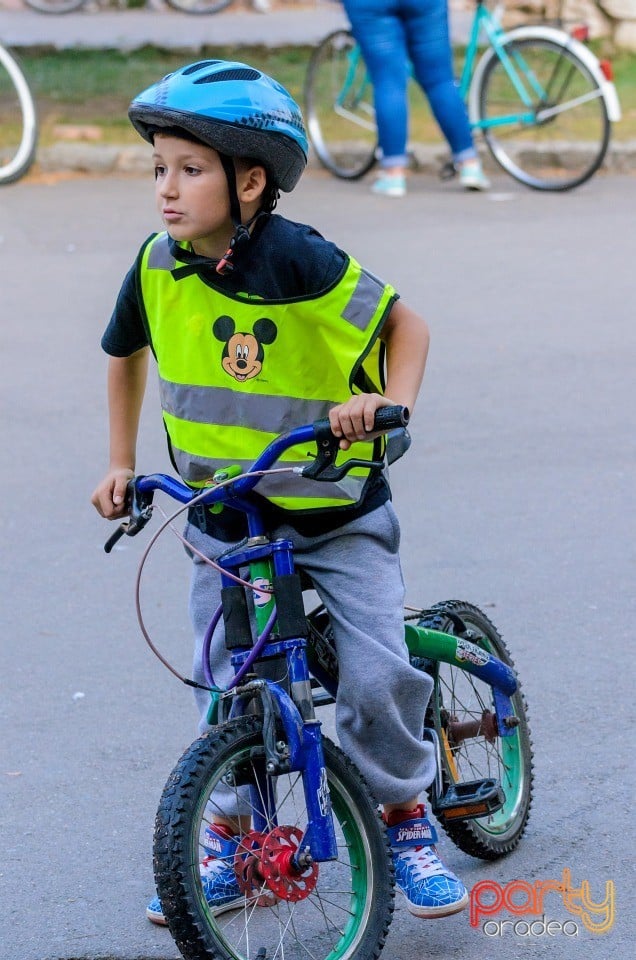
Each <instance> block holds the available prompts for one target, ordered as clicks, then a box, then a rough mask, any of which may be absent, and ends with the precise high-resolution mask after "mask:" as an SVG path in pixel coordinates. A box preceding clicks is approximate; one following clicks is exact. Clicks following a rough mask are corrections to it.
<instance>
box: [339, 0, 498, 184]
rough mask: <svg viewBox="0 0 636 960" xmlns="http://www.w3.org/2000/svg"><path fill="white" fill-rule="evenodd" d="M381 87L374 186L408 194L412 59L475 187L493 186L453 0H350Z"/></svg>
mask: <svg viewBox="0 0 636 960" xmlns="http://www.w3.org/2000/svg"><path fill="white" fill-rule="evenodd" d="M343 3H344V8H345V10H346V12H347V16H348V17H349V21H350V23H351V30H352V32H353V35H354V37H355V39H356V41H357V42H358V44H359V45H360V49H361V51H362V55H363V57H364V60H365V63H366V65H367V68H368V70H369V74H370V76H371V81H372V83H373V90H374V100H375V112H376V122H377V126H378V138H379V142H380V149H381V151H382V157H381V167H382V170H381V173H380V176H379V177H378V178H377V179H376V181H375V182H374V184H373V186H372V187H371V190H372V191H373V193H376V194H380V195H383V196H387V197H403V196H404V195H405V193H406V168H407V164H408V157H407V153H406V144H407V133H408V101H407V88H408V80H409V62H410V63H411V64H412V66H413V75H414V77H415V79H416V80H417V82H418V84H419V85H420V87H421V88H422V90H423V92H424V94H425V96H426V98H427V100H428V102H429V105H430V108H431V111H432V113H433V116H434V117H435V120H436V121H437V123H438V125H439V127H440V129H441V131H442V133H443V134H444V137H445V138H446V140H447V141H448V144H449V146H450V149H451V152H452V155H453V162H454V164H455V166H456V167H457V169H458V171H459V181H460V183H461V185H462V186H463V187H464V188H465V189H467V190H487V189H488V187H489V186H490V183H489V181H488V179H487V178H486V177H485V175H484V172H483V170H482V167H481V162H480V160H479V156H478V154H477V150H476V148H475V143H474V140H473V136H472V132H471V129H470V124H469V122H468V115H467V113H466V107H465V105H464V102H463V100H462V98H461V95H460V93H459V89H458V86H457V83H456V80H455V75H454V71H453V52H452V48H451V43H450V34H449V28H448V7H447V0H343Z"/></svg>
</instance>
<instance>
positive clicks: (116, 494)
mask: <svg viewBox="0 0 636 960" xmlns="http://www.w3.org/2000/svg"><path fill="white" fill-rule="evenodd" d="M134 476H135V473H134V471H133V470H130V469H128V468H126V467H118V468H117V469H115V470H109V472H108V473H107V474H106V476H105V477H104V479H103V480H102V481H101V483H99V484H98V485H97V487H96V488H95V491H94V493H93V495H92V497H91V503H92V504H93V506H94V507H95V509H96V510H97V512H98V513H99V515H100V516H101V517H104V519H105V520H118V519H119V518H120V517H125V516H127V514H128V504H127V503H126V485H127V483H128V481H129V480H132V478H133V477H134Z"/></svg>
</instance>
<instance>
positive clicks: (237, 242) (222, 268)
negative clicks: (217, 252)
mask: <svg viewBox="0 0 636 960" xmlns="http://www.w3.org/2000/svg"><path fill="white" fill-rule="evenodd" d="M249 238H250V232H249V230H248V229H247V227H246V226H245V224H243V223H239V225H238V227H237V228H236V231H235V233H234V236H233V237H232V239H231V240H230V245H229V247H228V248H227V250H226V251H225V253H224V254H223V256H222V257H221V259H220V260H219V262H218V263H217V265H216V268H215V269H216V272H217V273H219V274H221V276H223V275H224V274H226V273H231V272H232V270H233V269H234V264H233V263H232V262H231V261H232V257H233V256H234V252H235V251H236V249H237V247H241V246H243V244H244V243H245V242H246V241H247V240H249Z"/></svg>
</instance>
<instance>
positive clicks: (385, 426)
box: [373, 406, 411, 430]
mask: <svg viewBox="0 0 636 960" xmlns="http://www.w3.org/2000/svg"><path fill="white" fill-rule="evenodd" d="M410 418H411V414H410V413H409V408H408V407H398V406H393V407H380V409H379V410H376V413H375V420H374V422H373V429H374V430H397V429H398V428H399V427H405V426H406V425H407V423H408V422H409V420H410Z"/></svg>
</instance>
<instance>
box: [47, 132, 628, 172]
mask: <svg viewBox="0 0 636 960" xmlns="http://www.w3.org/2000/svg"><path fill="white" fill-rule="evenodd" d="M568 149H570V150H571V149H573V148H572V147H569V148H568ZM411 151H412V153H413V155H414V157H415V160H416V164H417V169H418V171H419V172H421V173H426V174H433V175H437V174H438V173H439V170H440V167H441V166H442V165H443V163H444V162H445V161H446V160H447V159H448V152H447V150H445V148H444V146H443V144H441V143H440V144H439V145H429V144H413V145H412V146H411ZM484 163H485V166H486V168H487V169H489V170H490V171H493V172H495V171H497V170H498V169H499V168H498V167H497V166H496V165H495V164H494V163H493V161H492V160H491V159H490V158H489V157H488V154H485V155H484ZM37 168H38V169H39V170H40V171H41V172H42V173H59V172H74V173H95V174H122V175H135V176H150V172H151V170H150V156H149V151H148V148H147V147H146V146H145V145H143V144H141V145H139V146H135V145H133V144H127V145H116V144H94V143H91V144H87V143H56V144H54V145H53V146H50V147H42V148H41V149H40V150H39V151H38V156H37ZM308 169H310V170H312V169H313V170H319V169H321V164H320V162H319V161H318V158H317V157H316V155H315V154H314V153H313V151H312V152H311V153H310V157H309V165H308ZM603 170H604V171H605V172H607V173H615V174H625V173H633V172H634V171H636V141H634V140H632V141H628V142H626V143H616V144H612V145H611V146H610V149H609V150H608V153H607V156H606V158H605V163H604V165H603Z"/></svg>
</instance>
